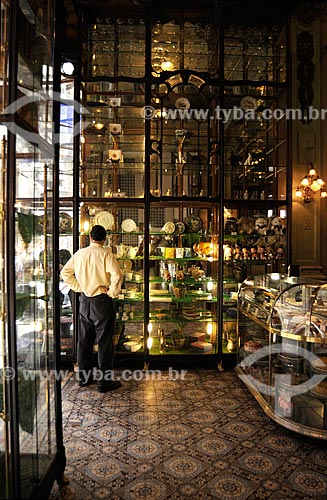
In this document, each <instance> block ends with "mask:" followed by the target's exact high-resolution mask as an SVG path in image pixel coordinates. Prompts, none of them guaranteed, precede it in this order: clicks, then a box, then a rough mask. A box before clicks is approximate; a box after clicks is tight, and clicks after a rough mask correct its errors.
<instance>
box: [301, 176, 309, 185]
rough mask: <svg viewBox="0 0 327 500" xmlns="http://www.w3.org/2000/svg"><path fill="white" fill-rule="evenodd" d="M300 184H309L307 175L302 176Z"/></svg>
mask: <svg viewBox="0 0 327 500" xmlns="http://www.w3.org/2000/svg"><path fill="white" fill-rule="evenodd" d="M301 184H302V186H309V179H308V178H307V177H303V179H302V181H301Z"/></svg>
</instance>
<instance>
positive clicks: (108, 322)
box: [61, 225, 123, 392]
mask: <svg viewBox="0 0 327 500" xmlns="http://www.w3.org/2000/svg"><path fill="white" fill-rule="evenodd" d="M90 240H91V242H90V245H89V246H88V247H86V248H81V249H80V250H78V251H77V252H76V253H74V255H73V256H72V257H71V259H69V261H68V262H67V263H66V264H65V265H64V267H63V268H62V270H61V277H62V279H63V281H64V282H65V283H66V284H67V285H68V286H70V288H71V289H72V290H73V291H74V292H80V293H81V296H80V307H79V339H78V345H77V362H78V368H79V385H80V386H81V387H85V386H87V385H89V384H91V383H92V382H93V378H92V370H93V364H92V359H93V345H94V341H96V342H97V344H98V366H99V372H98V374H99V376H98V377H97V378H98V390H99V392H107V391H112V390H114V389H118V388H119V387H121V383H120V382H119V381H118V380H110V378H111V373H112V370H113V361H114V330H115V311H114V304H113V298H115V297H117V295H118V293H119V292H120V290H121V286H122V282H123V273H122V271H121V269H120V267H119V265H118V262H117V259H116V257H115V255H114V254H113V253H112V250H111V248H110V247H104V243H105V240H106V230H105V228H104V227H103V226H99V225H96V226H93V228H92V230H91V232H90Z"/></svg>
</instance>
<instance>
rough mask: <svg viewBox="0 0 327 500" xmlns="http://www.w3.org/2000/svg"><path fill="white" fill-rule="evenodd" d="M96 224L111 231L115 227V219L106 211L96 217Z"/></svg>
mask: <svg viewBox="0 0 327 500" xmlns="http://www.w3.org/2000/svg"><path fill="white" fill-rule="evenodd" d="M94 223H95V224H99V225H100V226H103V227H104V228H105V230H106V231H110V230H111V229H112V228H113V227H114V224H115V217H114V216H113V214H112V213H111V212H107V211H105V210H104V211H103V212H99V213H98V214H97V215H96V216H95V217H94Z"/></svg>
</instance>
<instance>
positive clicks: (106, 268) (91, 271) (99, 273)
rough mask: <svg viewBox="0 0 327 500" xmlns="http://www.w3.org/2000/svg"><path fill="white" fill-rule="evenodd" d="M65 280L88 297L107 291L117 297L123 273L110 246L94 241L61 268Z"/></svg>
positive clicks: (75, 290)
mask: <svg viewBox="0 0 327 500" xmlns="http://www.w3.org/2000/svg"><path fill="white" fill-rule="evenodd" d="M61 277H62V279H63V281H64V282H65V283H66V284H67V285H68V286H69V287H70V288H71V289H72V290H73V291H74V292H83V293H84V294H85V295H87V296H88V297H94V296H95V295H99V294H100V293H107V294H108V295H109V296H110V297H113V298H114V297H117V295H118V293H119V292H120V290H121V286H122V282H123V273H122V270H121V269H120V267H119V265H118V262H117V259H116V257H115V256H114V254H113V253H112V250H111V248H110V247H103V246H102V245H101V244H100V243H95V242H92V243H91V244H90V246H88V247H86V248H81V249H80V250H78V251H77V252H76V253H75V254H74V255H73V256H72V257H71V259H70V260H69V261H68V262H67V263H66V264H65V265H64V267H63V268H62V270H61Z"/></svg>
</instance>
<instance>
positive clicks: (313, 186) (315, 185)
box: [311, 181, 320, 192]
mask: <svg viewBox="0 0 327 500" xmlns="http://www.w3.org/2000/svg"><path fill="white" fill-rule="evenodd" d="M311 189H312V191H315V192H316V191H319V189H320V184H319V182H317V181H313V183H312V184H311Z"/></svg>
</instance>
